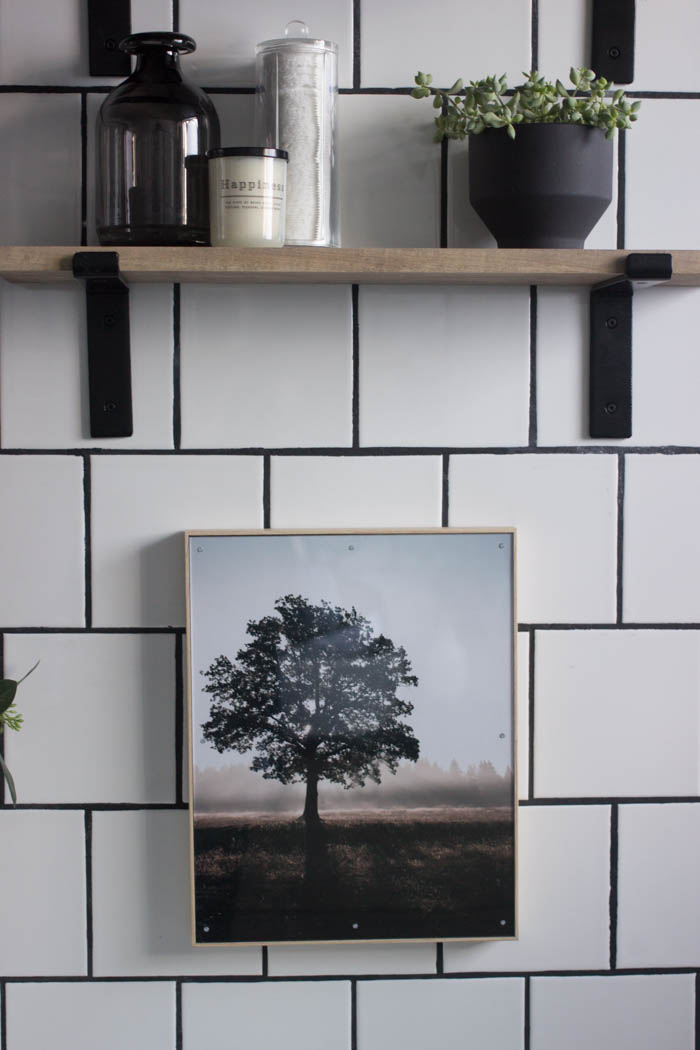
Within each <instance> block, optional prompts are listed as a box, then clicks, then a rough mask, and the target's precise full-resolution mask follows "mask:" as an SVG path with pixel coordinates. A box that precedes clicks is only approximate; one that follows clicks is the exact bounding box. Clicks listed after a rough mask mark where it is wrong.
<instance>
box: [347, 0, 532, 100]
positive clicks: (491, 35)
mask: <svg viewBox="0 0 700 1050" xmlns="http://www.w3.org/2000/svg"><path fill="white" fill-rule="evenodd" d="M496 56H497V57H496ZM496 67H497V68H496ZM529 68H530V7H529V4H523V3H520V2H519V0H494V2H493V3H490V4H479V5H477V6H469V7H467V6H460V5H458V4H457V5H456V4H453V3H450V0H436V2H435V3H434V4H432V5H431V7H430V8H429V9H426V8H425V7H423V6H422V5H421V4H418V3H401V2H400V0H382V3H381V4H378V3H372V2H371V0H370V2H367V0H363V3H362V86H363V87H409V86H410V87H413V78H414V76H415V74H416V73H417V72H418V70H421V71H422V72H423V73H432V75H433V81H434V83H435V84H436V85H441V86H444V87H449V86H450V84H453V83H454V82H455V80H456V79H457V77H463V78H464V79H465V80H476V79H479V78H481V77H485V76H489V75H490V74H492V73H497V74H500V73H503V72H507V73H508V75H509V76H510V77H516V78H517V77H518V76H519V74H520V71H521V70H523V69H529ZM423 104H424V105H426V106H428V105H429V104H428V103H426V102H424V103H423Z"/></svg>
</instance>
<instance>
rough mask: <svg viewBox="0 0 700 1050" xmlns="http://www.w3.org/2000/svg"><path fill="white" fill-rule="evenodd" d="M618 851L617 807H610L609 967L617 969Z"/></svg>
mask: <svg viewBox="0 0 700 1050" xmlns="http://www.w3.org/2000/svg"><path fill="white" fill-rule="evenodd" d="M618 853H619V808H618V803H617V802H614V803H613V805H612V806H611V809H610V969H611V970H616V969H617V893H618V863H617V862H618Z"/></svg>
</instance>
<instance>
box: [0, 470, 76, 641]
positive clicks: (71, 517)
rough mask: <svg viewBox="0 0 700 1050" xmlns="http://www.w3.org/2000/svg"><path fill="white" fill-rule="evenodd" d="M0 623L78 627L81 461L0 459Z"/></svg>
mask: <svg viewBox="0 0 700 1050" xmlns="http://www.w3.org/2000/svg"><path fill="white" fill-rule="evenodd" d="M0 492H2V514H0V579H1V580H2V588H0V623H1V624H2V625H3V626H6V627H30V626H31V627H81V626H82V625H83V623H84V615H85V614H84V602H85V598H84V558H85V555H84V524H83V461H82V459H80V458H78V457H75V456H5V457H3V458H2V460H0Z"/></svg>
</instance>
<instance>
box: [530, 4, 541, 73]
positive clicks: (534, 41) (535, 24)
mask: <svg viewBox="0 0 700 1050" xmlns="http://www.w3.org/2000/svg"><path fill="white" fill-rule="evenodd" d="M530 2H531V5H532V6H531V9H530V10H531V23H530V69H539V67H540V19H539V10H538V0H530Z"/></svg>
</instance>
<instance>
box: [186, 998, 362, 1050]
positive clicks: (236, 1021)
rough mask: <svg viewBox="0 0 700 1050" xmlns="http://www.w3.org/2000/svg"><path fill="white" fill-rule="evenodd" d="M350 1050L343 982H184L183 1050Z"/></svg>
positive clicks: (347, 999)
mask: <svg viewBox="0 0 700 1050" xmlns="http://www.w3.org/2000/svg"><path fill="white" fill-rule="evenodd" d="M232 1032H235V1033H236V1042H237V1043H238V1044H239V1045H241V1046H245V1048H246V1050H270V1048H271V1047H276V1046H284V1047H285V1050H350V985H349V983H348V982H347V981H332V982H325V981H312V982H310V983H301V984H299V983H295V982H293V981H292V982H288V983H282V984H246V983H240V984H225V985H220V984H215V983H213V984H187V985H185V986H184V987H183V989H182V1037H183V1038H182V1046H183V1050H198V1048H200V1047H207V1050H229V1048H230V1047H231V1033H232Z"/></svg>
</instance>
